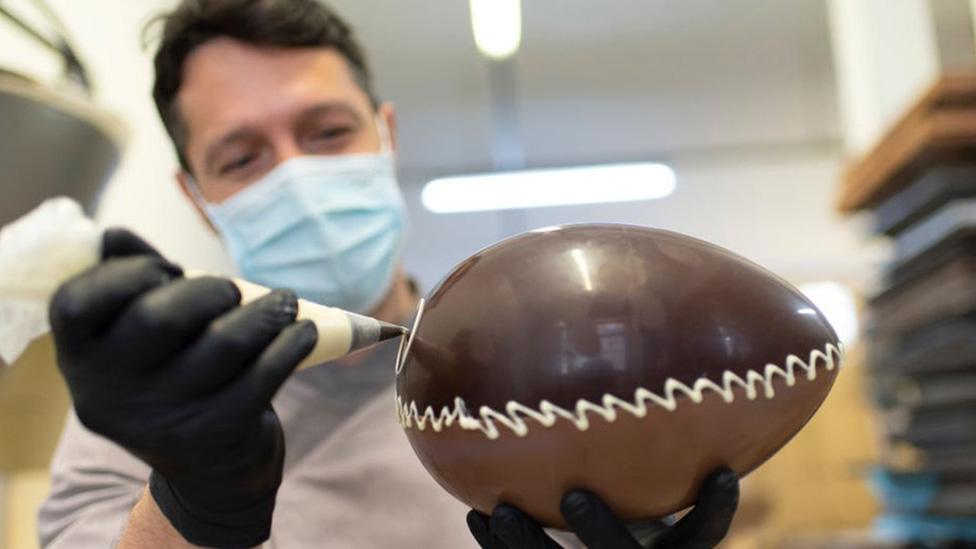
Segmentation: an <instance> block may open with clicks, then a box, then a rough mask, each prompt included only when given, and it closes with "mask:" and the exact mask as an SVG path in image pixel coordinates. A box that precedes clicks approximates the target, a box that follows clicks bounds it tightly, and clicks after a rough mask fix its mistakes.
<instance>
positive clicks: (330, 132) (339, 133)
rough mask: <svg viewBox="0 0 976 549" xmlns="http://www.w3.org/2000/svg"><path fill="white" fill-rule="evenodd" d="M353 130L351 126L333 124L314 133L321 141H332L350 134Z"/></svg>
mask: <svg viewBox="0 0 976 549" xmlns="http://www.w3.org/2000/svg"><path fill="white" fill-rule="evenodd" d="M351 131H352V128H351V127H350V126H333V127H330V128H325V129H324V130H321V131H319V132H317V133H316V134H315V135H314V139H317V140H320V141H330V140H332V139H337V138H340V137H343V136H345V135H347V134H349V133H350V132H351Z"/></svg>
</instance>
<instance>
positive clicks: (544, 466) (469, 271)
mask: <svg viewBox="0 0 976 549" xmlns="http://www.w3.org/2000/svg"><path fill="white" fill-rule="evenodd" d="M415 334H416V341H415V342H414V345H413V347H412V348H411V350H410V352H409V354H408V355H407V356H406V360H405V363H404V364H403V369H402V371H401V372H400V374H399V375H398V376H397V394H398V396H399V398H400V399H401V400H402V401H403V402H413V403H415V404H416V406H417V407H418V408H419V409H420V410H421V411H423V410H424V409H426V408H427V407H428V406H429V407H432V408H433V409H434V410H437V411H439V410H440V409H441V408H442V407H449V408H450V407H453V406H454V403H455V399H456V398H458V397H460V398H461V399H463V401H464V404H465V407H466V409H467V410H468V411H469V412H471V413H473V414H477V412H478V410H480V409H481V407H482V406H488V407H491V408H493V409H495V410H497V411H501V412H504V410H505V406H506V403H509V402H510V401H515V402H518V403H521V404H524V405H526V406H529V407H537V406H538V405H539V403H540V402H541V401H543V400H546V401H549V402H551V403H553V404H556V405H558V406H561V407H563V408H566V409H568V410H572V409H573V408H574V406H575V405H576V403H577V402H578V401H579V400H580V399H585V400H589V401H591V402H595V403H600V402H601V401H602V399H603V398H604V396H605V395H612V396H615V397H618V398H621V399H624V400H630V401H633V399H634V393H635V391H636V390H637V389H638V388H644V389H646V390H648V391H652V392H654V393H658V394H663V393H664V386H665V382H666V381H667V380H668V379H669V378H671V379H676V380H678V381H681V382H683V383H684V384H686V385H689V386H692V385H694V383H695V382H696V380H699V379H701V378H707V379H710V380H713V381H714V382H716V383H718V384H721V383H722V380H723V375H724V373H725V372H727V371H730V372H733V373H736V374H739V375H740V376H743V377H745V375H746V372H748V371H750V370H751V371H758V372H763V371H764V368H765V366H766V365H767V364H770V363H772V364H777V365H781V366H785V361H786V358H787V357H788V356H791V355H795V356H798V357H800V358H802V359H803V360H805V361H806V360H808V359H809V357H810V353H811V352H812V351H815V350H819V351H824V350H825V348H826V347H827V346H828V345H829V344H837V336H836V334H835V333H834V331H833V330H832V328H831V327H830V326H829V324H828V323H827V322H826V320H825V319H824V317H823V316H822V314H821V313H820V312H819V311H818V310H817V309H816V307H815V306H814V305H813V304H812V303H811V302H810V301H809V300H808V299H806V298H805V297H804V296H803V295H802V294H801V293H799V292H798V291H797V290H796V289H794V288H793V287H791V286H789V285H788V284H786V283H785V282H783V281H782V280H780V279H779V278H777V277H775V276H774V275H772V274H771V273H769V272H767V271H765V270H764V269H762V268H761V267H758V266H757V265H755V264H753V263H751V262H749V261H747V260H745V259H743V258H741V257H739V256H737V255H735V254H733V253H731V252H729V251H727V250H725V249H722V248H719V247H716V246H713V245H711V244H708V243H706V242H703V241H700V240H696V239H692V238H689V237H686V236H683V235H679V234H676V233H671V232H666V231H659V230H652V229H647V228H642V227H635V226H623V225H574V226H566V227H561V228H556V229H550V230H545V231H536V232H532V233H526V234H523V235H520V236H517V237H515V238H512V239H509V240H506V241H503V242H501V243H499V244H497V245H495V246H493V247H490V248H488V249H486V250H483V251H481V252H479V253H478V254H476V255H474V256H473V257H471V258H470V259H468V260H466V261H465V262H463V263H462V264H460V265H459V266H458V267H457V268H456V269H455V270H454V271H453V272H452V273H451V274H450V275H449V276H448V277H446V278H445V279H444V280H443V281H442V282H441V283H440V284H439V285H438V287H437V288H435V289H434V290H433V291H432V292H431V294H430V296H429V297H428V300H427V305H426V309H425V311H424V317H423V320H422V321H421V322H420V324H419V326H417V327H415ZM835 375H836V370H832V371H825V370H824V371H818V375H817V377H816V379H815V380H809V379H807V378H806V376H805V375H801V374H800V372H798V375H797V377H798V380H797V382H796V384H795V385H794V386H792V387H786V386H785V385H783V380H782V379H778V380H777V381H776V383H777V395H776V396H775V397H774V398H771V399H767V398H765V396H763V395H762V388H761V387H759V390H760V396H759V397H758V398H755V399H752V400H750V399H748V398H746V397H745V396H744V389H742V388H741V387H740V388H737V389H736V398H735V399H734V401H733V402H732V403H727V402H725V401H724V400H723V399H722V398H721V396H719V395H718V394H717V393H706V396H705V398H704V400H703V401H702V402H701V403H695V402H693V401H692V400H691V399H690V398H689V397H687V395H684V394H679V395H678V397H677V400H678V404H677V407H676V409H675V410H674V411H669V410H666V409H664V408H662V407H656V406H653V405H652V406H650V410H649V412H648V414H647V415H646V416H645V417H644V418H637V417H634V416H633V415H628V414H626V413H622V414H620V415H619V417H618V418H617V419H616V421H614V422H607V421H605V420H604V419H602V418H599V417H598V416H595V415H594V416H593V417H592V418H591V425H590V428H589V429H588V430H585V431H581V430H579V429H578V428H577V426H575V425H574V424H572V423H571V422H570V421H568V420H565V419H560V420H557V421H556V423H555V424H554V425H553V426H551V427H545V426H543V425H542V424H540V423H538V422H536V421H534V420H531V419H528V420H526V421H527V423H528V427H529V428H528V433H527V434H526V435H525V436H522V437H519V436H517V435H515V434H514V433H513V432H512V431H511V430H509V429H508V428H506V427H504V426H500V427H499V432H500V436H499V438H497V439H494V440H493V439H489V438H488V437H486V436H485V434H484V433H483V432H481V431H479V430H464V429H462V428H461V427H459V426H458V424H457V423H455V424H454V425H452V426H450V427H447V428H445V429H443V430H441V431H440V432H435V431H433V430H432V429H430V427H428V428H427V429H426V430H424V431H421V430H418V429H417V428H416V427H411V428H407V430H406V431H407V436H408V438H409V439H410V441H411V444H413V446H414V449H415V450H416V452H417V454H418V456H419V457H420V459H421V461H422V462H423V463H424V464H425V466H426V467H427V468H428V470H429V471H430V472H431V473H432V475H433V476H434V477H435V479H437V480H438V482H440V483H441V484H442V485H443V486H444V487H445V488H447V489H448V490H449V491H450V492H451V493H453V494H454V495H455V496H457V497H458V498H460V499H461V500H462V501H464V502H466V503H468V504H469V505H471V506H473V507H475V508H477V509H480V510H482V511H485V512H490V510H491V508H492V507H493V506H494V505H495V504H497V503H498V502H499V501H508V502H511V503H516V504H518V505H520V506H522V507H523V508H524V509H525V510H526V511H528V512H529V513H530V514H533V515H534V516H536V517H537V518H539V519H540V520H543V521H544V522H545V523H547V524H550V525H558V524H560V523H561V521H560V519H559V517H558V511H557V510H558V499H559V495H560V494H561V493H562V491H564V490H566V489H569V488H573V487H584V488H588V489H591V490H593V491H595V492H597V493H599V494H601V495H603V496H604V497H606V498H607V499H608V501H609V502H610V504H611V505H612V506H613V507H614V509H615V510H616V511H617V512H619V513H621V516H622V517H624V518H626V519H628V520H635V519H640V518H650V517H654V516H660V515H663V514H666V513H669V512H673V511H676V510H678V509H680V508H681V507H683V506H685V505H687V504H689V503H691V501H692V497H693V494H694V491H695V490H696V488H697V485H698V483H699V482H700V481H701V480H702V478H704V477H705V476H706V475H707V474H708V473H709V472H711V471H712V470H714V469H715V468H717V467H719V466H723V465H725V466H730V467H732V468H733V469H734V470H736V471H737V472H738V473H742V474H744V473H746V472H748V471H750V470H751V469H753V468H754V467H756V466H757V465H758V464H759V463H761V462H762V461H764V460H765V459H766V458H768V457H769V456H770V455H771V454H772V453H774V452H775V451H776V450H777V449H778V448H779V447H780V446H782V445H783V444H785V443H786V441H788V440H789V438H790V437H792V436H793V434H795V433H796V432H797V431H798V430H799V429H800V428H801V427H802V426H803V424H804V423H805V422H806V421H807V420H808V419H809V417H810V416H811V415H812V414H813V412H814V411H815V410H816V408H817V407H818V406H819V405H820V403H821V402H822V400H823V398H824V397H825V396H826V394H827V392H828V390H829V388H830V386H831V384H832V382H833V379H834V377H835Z"/></svg>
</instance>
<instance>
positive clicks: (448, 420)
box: [396, 306, 843, 439]
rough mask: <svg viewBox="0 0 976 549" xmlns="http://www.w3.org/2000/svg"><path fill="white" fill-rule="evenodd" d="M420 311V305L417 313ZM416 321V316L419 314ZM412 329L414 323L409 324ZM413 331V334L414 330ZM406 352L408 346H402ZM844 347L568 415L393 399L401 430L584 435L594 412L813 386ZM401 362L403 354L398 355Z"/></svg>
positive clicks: (670, 385) (835, 364) (606, 401)
mask: <svg viewBox="0 0 976 549" xmlns="http://www.w3.org/2000/svg"><path fill="white" fill-rule="evenodd" d="M422 309H423V307H422V306H421V311H420V312H422ZM418 320H419V314H418ZM414 326H415V327H416V324H414ZM415 331H416V330H415ZM407 349H409V343H408V344H407ZM842 355H843V347H842V346H840V345H834V344H833V343H827V344H826V345H825V347H824V350H822V351H821V350H820V349H814V350H813V351H811V352H810V356H809V359H808V360H807V361H804V360H803V359H802V358H800V357H798V356H796V355H790V356H788V357H786V362H785V364H786V366H785V367H780V366H777V365H776V364H767V365H766V366H765V368H763V371H762V372H759V371H756V370H749V371H747V372H746V374H745V378H743V377H741V376H739V375H738V374H736V373H735V372H732V371H728V370H726V371H725V373H724V374H723V375H722V383H721V384H718V383H716V382H714V381H712V380H711V379H708V378H706V377H701V378H698V379H697V380H696V381H695V382H694V383H693V384H692V385H691V386H690V387H689V386H688V385H686V384H684V383H683V382H681V381H678V380H677V379H674V378H668V379H667V381H665V383H664V391H663V395H659V394H657V393H654V392H652V391H650V390H648V389H645V388H643V387H640V388H638V389H637V390H636V391H634V398H633V400H632V401H627V400H623V399H620V398H617V397H615V396H613V395H609V394H605V395H603V398H602V399H601V403H600V404H596V403H593V402H590V401H588V400H586V399H580V400H578V401H576V406H574V408H573V410H572V411H570V410H567V409H565V408H562V407H560V406H557V405H555V404H553V403H551V402H549V401H548V400H543V401H542V402H540V403H539V406H538V407H537V408H530V407H528V406H526V405H524V404H521V403H519V402H515V401H509V402H508V403H507V404H506V405H505V410H504V413H502V412H499V411H497V410H495V409H493V408H491V407H488V406H482V407H481V408H479V409H478V417H473V416H472V415H471V413H470V412H469V411H468V409H467V407H466V406H465V404H464V399H462V398H461V397H457V398H455V399H454V406H453V407H448V406H444V407H443V408H441V410H440V412H435V411H434V409H433V407H431V406H428V407H427V408H426V409H425V410H424V411H423V412H420V410H418V408H417V403H416V402H414V401H411V402H409V403H406V402H403V399H402V398H401V397H400V395H399V394H397V397H396V401H397V402H396V403H397V417H398V419H399V421H400V425H402V426H403V427H404V428H411V427H414V426H416V428H417V429H419V430H421V431H423V430H424V429H426V428H427V427H428V425H429V426H430V427H431V428H432V429H433V430H434V431H435V432H440V431H441V429H443V428H445V427H450V426H451V425H453V424H454V423H455V422H457V424H458V426H460V427H461V428H462V429H465V430H479V431H481V432H482V433H484V434H485V436H487V437H488V438H489V439H497V438H498V436H499V432H498V427H497V426H496V425H497V424H499V423H500V424H501V425H503V426H505V427H507V428H508V429H510V430H511V431H512V432H513V433H515V434H516V435H518V436H520V437H524V436H525V435H526V434H527V433H528V432H529V427H528V425H527V424H526V422H525V418H531V419H533V420H535V421H537V422H538V423H539V424H541V425H542V426H543V427H552V425H554V424H555V423H556V420H558V419H559V418H563V419H566V420H568V421H569V422H571V423H572V424H573V425H575V426H576V428H577V429H579V430H580V431H585V430H587V429H589V427H590V419H589V417H588V414H590V413H593V414H596V415H598V416H600V417H602V418H603V419H604V420H606V421H607V422H613V421H615V420H616V419H617V415H618V412H617V410H622V411H624V412H627V413H629V414H631V415H633V416H634V417H638V418H642V417H644V416H646V415H647V410H648V404H649V403H650V404H653V405H655V406H660V407H661V408H664V409H665V410H668V411H674V410H675V409H676V408H677V407H678V402H679V400H678V399H679V398H680V396H682V395H683V396H686V397H688V398H689V399H691V401H692V402H694V403H696V404H697V403H700V402H701V401H702V400H703V399H704V397H705V394H704V393H705V391H712V392H714V393H717V394H718V395H720V396H721V397H722V400H724V401H725V402H728V403H731V402H733V400H734V399H735V391H734V389H735V388H736V387H739V388H742V389H744V390H745V394H746V398H748V399H749V400H755V399H756V398H758V397H759V395H760V392H759V391H757V389H756V384H757V383H758V384H759V385H760V390H761V391H762V396H764V397H765V398H767V399H770V398H773V397H774V396H775V390H774V388H773V380H774V379H775V378H776V377H777V376H779V377H781V378H783V380H784V381H785V383H786V386H787V387H792V386H794V385H795V384H796V380H797V377H796V374H797V371H798V370H799V371H800V372H801V373H802V372H805V373H806V378H807V380H809V381H813V380H815V379H816V378H817V363H818V362H820V363H821V367H822V368H824V369H825V370H826V371H831V370H833V369H835V368H839V367H840V362H841V356H842ZM400 358H401V357H398V360H397V371H398V372H399V370H400V369H402V366H403V365H402V363H401V362H400ZM402 358H403V360H404V361H406V355H405V354H404V355H403V357H402Z"/></svg>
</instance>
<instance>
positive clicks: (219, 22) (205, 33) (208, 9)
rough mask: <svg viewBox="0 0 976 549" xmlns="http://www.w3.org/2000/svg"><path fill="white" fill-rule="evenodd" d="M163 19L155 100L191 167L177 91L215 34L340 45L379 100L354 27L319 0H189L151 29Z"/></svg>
mask: <svg viewBox="0 0 976 549" xmlns="http://www.w3.org/2000/svg"><path fill="white" fill-rule="evenodd" d="M160 22H161V23H162V25H163V30H162V37H161V39H160V43H159V49H158V50H157V51H156V58H155V62H154V63H155V67H156V82H155V84H154V85H153V100H154V101H155V102H156V109H157V110H159V116H160V118H162V120H163V125H164V126H165V127H166V132H167V133H169V136H170V139H172V141H173V146H174V147H175V148H176V154H177V156H178V157H179V159H180V165H182V166H183V168H184V169H186V170H187V171H189V169H190V165H189V163H188V162H187V159H186V155H185V153H184V150H183V148H184V146H185V144H186V128H185V127H184V125H183V121H182V119H181V118H180V113H179V109H178V108H177V105H176V95H177V93H179V90H180V86H181V85H182V84H183V64H184V62H185V61H186V58H187V56H189V55H190V54H191V53H192V52H193V50H195V49H196V48H197V47H199V46H200V45H202V44H204V43H206V42H208V41H210V40H212V39H214V38H217V37H221V36H226V37H229V38H234V39H236V40H240V41H242V42H247V43H249V44H254V45H257V46H271V47H284V48H289V47H290V48H301V47H323V48H335V49H336V50H337V51H338V52H339V53H340V54H341V55H342V56H343V57H344V58H345V59H346V61H347V62H348V64H349V68H350V69H351V70H352V72H353V76H354V77H355V79H356V81H357V82H358V83H359V85H360V86H361V87H362V89H363V91H365V92H366V94H367V95H368V96H369V98H370V101H372V103H373V106H374V107H375V106H376V105H377V104H378V101H377V99H376V96H375V95H374V94H373V83H372V78H371V76H370V73H369V67H368V66H367V63H366V56H365V54H364V53H363V50H362V48H360V46H359V44H358V43H357V42H356V38H355V36H354V35H353V32H352V29H350V28H349V25H348V24H346V22H345V21H343V20H342V19H341V18H340V17H339V16H338V15H337V14H336V13H335V12H334V11H332V10H331V9H329V8H328V7H326V6H325V5H324V4H322V3H321V2H319V1H317V0H183V1H182V2H180V4H179V6H177V7H176V9H174V10H173V11H171V12H169V13H166V14H162V15H160V16H159V17H156V18H155V19H153V20H152V21H151V22H150V23H149V25H147V29H148V28H149V26H152V25H155V24H157V23H160Z"/></svg>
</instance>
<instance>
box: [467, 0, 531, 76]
mask: <svg viewBox="0 0 976 549" xmlns="http://www.w3.org/2000/svg"><path fill="white" fill-rule="evenodd" d="M470 6H471V29H472V31H474V43H475V46H477V47H478V51H479V52H481V55H484V56H485V57H487V58H489V59H494V60H496V61H501V60H503V59H506V58H508V57H511V56H512V55H514V54H515V52H516V51H518V48H519V44H520V43H521V41H522V2H521V0H470Z"/></svg>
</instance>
